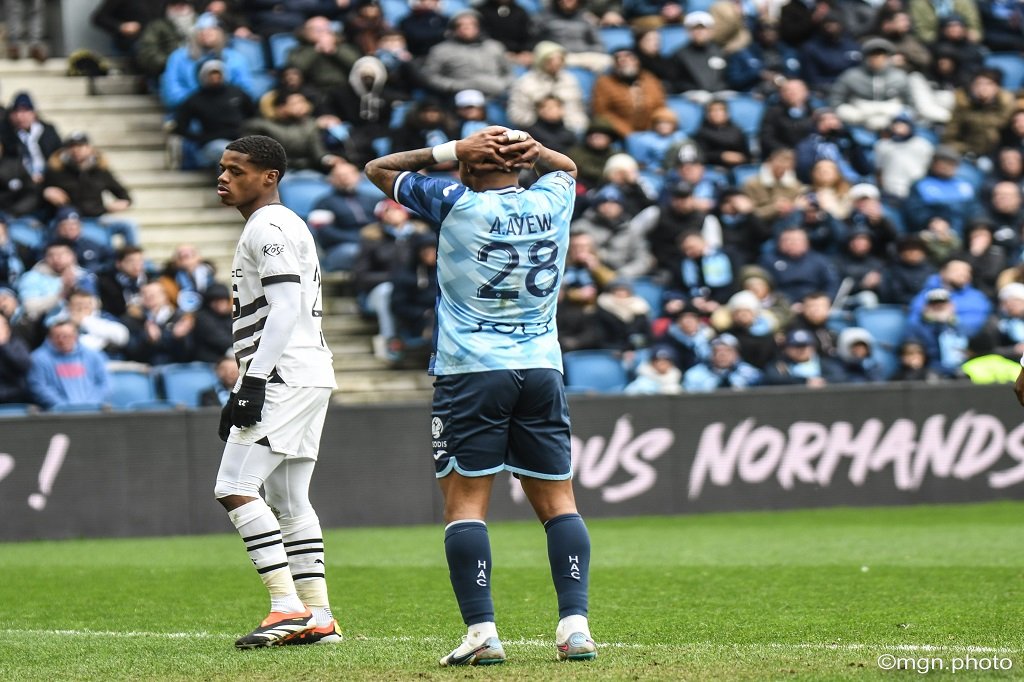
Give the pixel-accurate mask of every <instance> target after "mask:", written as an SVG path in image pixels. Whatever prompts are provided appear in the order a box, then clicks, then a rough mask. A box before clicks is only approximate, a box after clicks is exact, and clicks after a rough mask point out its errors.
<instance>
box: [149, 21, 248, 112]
mask: <svg viewBox="0 0 1024 682" xmlns="http://www.w3.org/2000/svg"><path fill="white" fill-rule="evenodd" d="M226 45H227V34H226V33H225V32H224V29H223V28H221V25H220V21H219V20H218V19H217V17H216V16H215V15H213V14H211V13H209V12H207V13H206V14H202V15H200V17H199V18H198V19H196V23H195V26H193V27H192V35H191V37H190V38H189V42H188V44H186V45H182V46H181V47H179V48H178V49H176V50H175V51H174V52H172V53H171V56H170V57H168V58H167V68H166V69H165V70H164V73H163V75H162V76H161V77H160V100H161V101H162V102H163V105H164V106H165V107H166V108H167V109H172V110H173V109H176V108H177V107H178V105H179V104H181V103H182V102H184V101H185V100H186V99H188V97H189V95H191V94H192V93H194V92H196V91H197V90H199V68H200V67H201V66H202V64H203V62H205V61H207V60H209V59H218V60H220V61H221V62H223V63H224V69H225V71H224V79H225V80H226V81H227V82H228V83H231V84H233V85H237V86H238V87H240V88H241V89H242V90H245V91H246V92H247V93H248V94H249V95H250V96H251V97H253V98H254V99H255V98H257V97H259V95H260V94H261V93H259V92H257V91H256V89H255V87H254V84H253V81H252V77H251V76H250V69H249V62H248V61H247V60H246V58H245V56H243V55H242V53H240V52H238V51H236V50H234V49H232V48H230V47H227V46H226Z"/></svg>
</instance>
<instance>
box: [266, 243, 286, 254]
mask: <svg viewBox="0 0 1024 682" xmlns="http://www.w3.org/2000/svg"><path fill="white" fill-rule="evenodd" d="M282 253H284V244H264V245H263V255H264V256H280V255H281V254H282Z"/></svg>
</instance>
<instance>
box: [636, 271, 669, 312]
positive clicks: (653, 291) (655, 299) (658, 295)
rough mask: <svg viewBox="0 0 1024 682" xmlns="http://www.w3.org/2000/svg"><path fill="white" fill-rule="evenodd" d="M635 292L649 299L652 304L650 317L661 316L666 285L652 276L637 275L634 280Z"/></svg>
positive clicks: (650, 304) (648, 301)
mask: <svg viewBox="0 0 1024 682" xmlns="http://www.w3.org/2000/svg"><path fill="white" fill-rule="evenodd" d="M632 284H633V293H634V294H636V295H637V296H639V297H640V298H642V299H644V300H645V301H647V304H648V305H649V306H651V314H650V315H649V317H650V318H651V319H652V320H653V319H654V318H656V317H660V316H661V307H662V305H663V304H664V303H663V301H664V296H665V287H663V286H662V285H660V284H658V283H657V282H655V281H654V280H653V279H651V278H650V277H637V278H635V279H634V280H633V281H632Z"/></svg>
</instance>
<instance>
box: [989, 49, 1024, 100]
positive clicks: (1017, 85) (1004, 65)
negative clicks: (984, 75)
mask: <svg viewBox="0 0 1024 682" xmlns="http://www.w3.org/2000/svg"><path fill="white" fill-rule="evenodd" d="M985 66H987V67H991V68H994V69H999V70H1000V71H1001V72H1002V74H1003V88H1004V89H1006V90H1009V91H1010V92H1017V91H1018V90H1020V89H1021V86H1024V57H1021V56H1020V55H1019V54H1016V53H1012V52H1011V53H1001V52H997V53H996V54H990V55H988V56H987V57H985Z"/></svg>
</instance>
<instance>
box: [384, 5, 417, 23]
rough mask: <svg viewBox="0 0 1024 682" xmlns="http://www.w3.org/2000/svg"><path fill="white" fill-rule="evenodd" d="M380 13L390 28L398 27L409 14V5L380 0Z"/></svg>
mask: <svg viewBox="0 0 1024 682" xmlns="http://www.w3.org/2000/svg"><path fill="white" fill-rule="evenodd" d="M380 11H381V13H382V14H383V15H384V19H386V20H387V22H388V23H389V24H391V25H392V26H398V24H399V22H401V21H402V19H405V18H406V17H407V16H408V15H409V12H410V11H411V10H410V9H409V3H407V2H405V0H381V3H380Z"/></svg>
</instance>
